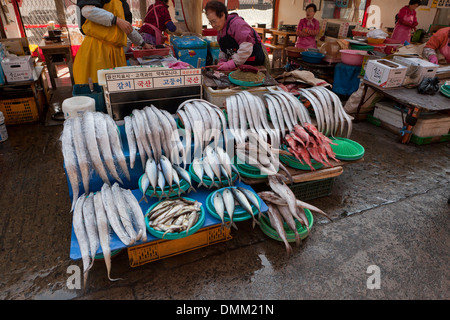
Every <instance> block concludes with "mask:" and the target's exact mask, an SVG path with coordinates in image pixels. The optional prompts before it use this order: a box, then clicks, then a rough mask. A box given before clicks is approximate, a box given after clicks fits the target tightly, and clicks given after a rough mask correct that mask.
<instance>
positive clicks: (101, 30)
mask: <svg viewBox="0 0 450 320" xmlns="http://www.w3.org/2000/svg"><path fill="white" fill-rule="evenodd" d="M103 9H104V10H106V11H109V12H111V13H112V14H114V15H115V16H117V17H118V18H122V19H125V14H124V12H123V7H122V2H121V1H120V0H111V1H110V2H109V3H107V4H105V5H104V7H103ZM82 29H83V32H84V34H85V38H84V40H83V43H82V44H81V46H80V49H79V50H78V52H77V55H76V57H75V61H74V64H73V77H74V80H75V84H86V83H88V82H89V81H88V79H89V77H90V78H92V82H93V83H96V82H98V77H97V71H98V70H100V69H109V68H115V67H123V66H126V64H127V61H126V58H125V53H124V50H123V47H124V46H126V45H127V35H126V33H125V32H123V31H122V30H121V29H120V28H119V27H118V26H117V25H113V26H111V27H106V26H102V25H100V24H98V23H95V22H92V21H89V20H86V22H85V23H84V24H83V26H82Z"/></svg>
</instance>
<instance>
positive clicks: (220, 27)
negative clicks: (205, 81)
mask: <svg viewBox="0 0 450 320" xmlns="http://www.w3.org/2000/svg"><path fill="white" fill-rule="evenodd" d="M205 13H206V17H207V18H208V20H209V23H210V24H211V26H212V27H213V28H214V29H216V30H217V31H218V34H217V42H218V43H219V46H220V53H219V63H218V65H219V67H218V68H217V70H222V71H231V70H234V69H236V67H239V66H240V65H243V64H246V65H252V66H262V65H265V62H266V54H265V52H264V51H265V49H264V48H263V46H262V45H261V38H260V36H259V35H258V33H256V31H255V30H254V29H253V28H252V27H251V26H250V25H249V24H248V23H247V22H245V21H244V19H242V18H241V17H239V16H238V15H237V14H236V13H230V14H228V10H227V7H226V6H225V5H224V4H223V3H222V2H220V1H214V0H213V1H210V2H208V3H207V4H206V6H205Z"/></svg>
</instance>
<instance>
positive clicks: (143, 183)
mask: <svg viewBox="0 0 450 320" xmlns="http://www.w3.org/2000/svg"><path fill="white" fill-rule="evenodd" d="M149 186H150V180H148V177H147V174H146V173H145V172H144V173H143V174H142V178H141V188H142V198H141V199H140V200H139V202H142V200H145V202H147V203H148V201H147V195H146V193H147V189H148V187H149Z"/></svg>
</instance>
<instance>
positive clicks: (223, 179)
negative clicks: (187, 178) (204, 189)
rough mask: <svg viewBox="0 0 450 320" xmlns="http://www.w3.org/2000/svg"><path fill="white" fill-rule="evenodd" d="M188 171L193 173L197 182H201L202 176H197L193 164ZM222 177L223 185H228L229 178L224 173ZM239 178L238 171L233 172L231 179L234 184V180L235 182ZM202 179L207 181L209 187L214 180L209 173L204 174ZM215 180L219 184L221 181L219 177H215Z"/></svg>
mask: <svg viewBox="0 0 450 320" xmlns="http://www.w3.org/2000/svg"><path fill="white" fill-rule="evenodd" d="M188 172H189V174H190V175H191V177H192V180H194V181H195V182H197V183H200V178H199V177H197V175H196V174H195V172H194V170H193V168H192V166H189V168H188ZM220 179H221V181H222V185H223V186H228V185H229V182H228V179H227V178H226V177H225V176H224V175H221V176H220ZM237 179H238V175H237V173H235V172H232V173H231V181H232V182H233V184H234V182H235V181H236V180H237ZM202 180H203V183H205V184H206V185H207V186H208V187H209V186H210V185H211V184H212V180H211V179H210V178H209V177H208V176H207V175H203V179H202ZM214 181H215V182H216V183H217V184H218V183H219V179H218V178H217V177H215V178H214Z"/></svg>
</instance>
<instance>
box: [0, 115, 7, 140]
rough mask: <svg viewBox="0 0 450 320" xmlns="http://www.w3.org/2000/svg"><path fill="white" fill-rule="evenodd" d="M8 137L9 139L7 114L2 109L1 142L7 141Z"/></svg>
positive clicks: (0, 118) (0, 117)
mask: <svg viewBox="0 0 450 320" xmlns="http://www.w3.org/2000/svg"><path fill="white" fill-rule="evenodd" d="M6 139H8V132H7V131H6V125H5V116H4V115H3V112H1V111H0V142H3V141H5V140H6Z"/></svg>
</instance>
